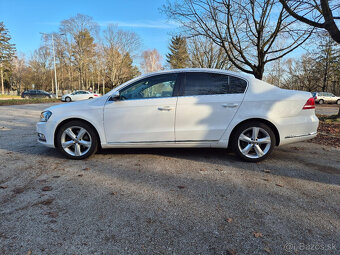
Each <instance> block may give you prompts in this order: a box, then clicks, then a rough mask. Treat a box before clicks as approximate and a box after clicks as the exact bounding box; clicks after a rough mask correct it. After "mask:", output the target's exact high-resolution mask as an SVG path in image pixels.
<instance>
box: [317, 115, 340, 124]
mask: <svg viewBox="0 0 340 255" xmlns="http://www.w3.org/2000/svg"><path fill="white" fill-rule="evenodd" d="M318 118H319V120H320V121H322V122H326V123H334V122H339V123H340V118H338V115H337V114H335V115H331V116H328V115H318Z"/></svg>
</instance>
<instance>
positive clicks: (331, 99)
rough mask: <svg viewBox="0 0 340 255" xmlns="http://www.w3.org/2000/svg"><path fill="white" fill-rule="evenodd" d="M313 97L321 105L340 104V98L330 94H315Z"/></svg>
mask: <svg viewBox="0 0 340 255" xmlns="http://www.w3.org/2000/svg"><path fill="white" fill-rule="evenodd" d="M312 94H313V97H314V100H315V102H316V103H319V104H324V103H328V104H340V97H337V96H335V95H334V94H333V93H329V92H313V93H312Z"/></svg>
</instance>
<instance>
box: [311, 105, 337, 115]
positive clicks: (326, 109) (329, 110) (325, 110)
mask: <svg viewBox="0 0 340 255" xmlns="http://www.w3.org/2000/svg"><path fill="white" fill-rule="evenodd" d="M315 106H316V108H315V113H316V114H320V115H335V114H337V113H338V111H339V107H340V106H338V105H336V104H323V105H319V104H316V105H315Z"/></svg>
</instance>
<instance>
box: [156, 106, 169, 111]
mask: <svg viewBox="0 0 340 255" xmlns="http://www.w3.org/2000/svg"><path fill="white" fill-rule="evenodd" d="M158 110H159V111H171V110H172V107H170V106H163V107H158Z"/></svg>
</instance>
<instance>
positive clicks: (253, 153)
mask: <svg viewBox="0 0 340 255" xmlns="http://www.w3.org/2000/svg"><path fill="white" fill-rule="evenodd" d="M318 123H319V120H318V118H317V117H316V116H315V105H314V98H313V97H311V93H309V92H303V91H293V90H285V89H280V88H278V87H275V86H272V85H270V84H268V83H265V82H263V81H261V80H258V79H255V78H253V77H249V76H246V75H242V74H239V73H234V72H229V71H223V70H213V69H178V70H170V71H162V72H158V73H153V74H148V75H144V76H141V77H138V78H135V79H133V80H131V81H128V82H126V83H124V84H122V85H120V86H119V87H117V88H115V89H113V90H112V91H111V92H109V93H107V94H106V95H104V96H102V97H100V98H97V99H94V100H89V101H83V102H75V103H70V104H62V105H57V106H52V107H50V108H48V109H46V110H45V111H44V112H42V113H41V119H40V121H39V122H38V123H37V132H38V141H39V142H40V143H42V144H44V145H47V146H49V147H55V148H57V149H58V150H59V151H60V152H61V153H62V154H63V155H65V156H66V157H68V158H71V159H84V158H87V157H89V156H90V155H92V154H94V153H95V152H96V151H97V149H98V148H99V147H101V148H122V147H133V148H136V147H144V148H145V147H215V148H227V147H231V148H232V149H233V151H234V152H235V153H236V154H237V155H238V156H239V157H240V158H241V159H243V160H246V161H251V162H257V161H260V160H263V159H264V158H266V157H267V156H268V155H269V154H270V153H271V152H272V150H273V149H274V147H275V146H280V145H283V144H288V143H293V142H299V141H304V140H307V139H311V138H313V137H315V136H316V132H317V127H318Z"/></svg>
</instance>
